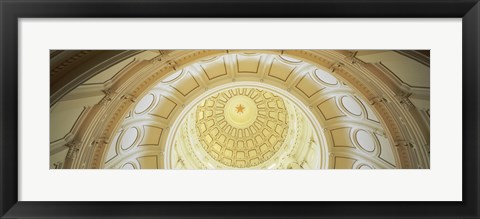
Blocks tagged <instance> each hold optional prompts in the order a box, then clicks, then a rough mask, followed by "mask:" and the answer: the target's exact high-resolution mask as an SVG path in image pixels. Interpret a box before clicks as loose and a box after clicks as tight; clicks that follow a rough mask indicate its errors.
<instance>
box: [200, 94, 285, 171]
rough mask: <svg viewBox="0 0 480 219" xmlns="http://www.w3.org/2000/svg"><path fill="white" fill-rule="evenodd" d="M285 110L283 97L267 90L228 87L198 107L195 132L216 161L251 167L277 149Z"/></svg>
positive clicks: (282, 135) (281, 136)
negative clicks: (228, 88)
mask: <svg viewBox="0 0 480 219" xmlns="http://www.w3.org/2000/svg"><path fill="white" fill-rule="evenodd" d="M287 114H288V112H287V109H286V106H285V102H284V100H283V99H282V98H281V97H279V96H277V95H275V94H273V93H271V92H269V91H265V90H259V89H254V88H236V89H230V90H227V91H223V92H221V93H218V94H216V95H213V96H211V97H209V98H207V99H206V100H205V101H203V102H202V103H200V105H199V106H198V107H197V111H196V116H197V118H196V129H197V135H198V138H199V140H200V142H201V144H202V147H203V148H204V149H205V150H206V151H207V153H208V154H209V155H210V156H211V157H213V158H214V159H215V160H216V161H218V162H220V163H222V164H224V165H226V166H230V167H237V168H243V167H252V166H256V165H259V164H261V163H264V162H265V161H267V160H268V159H269V158H271V157H272V156H273V155H274V154H275V153H277V152H278V151H279V150H280V148H281V146H282V144H283V142H284V141H285V136H286V135H287V132H288V116H287Z"/></svg>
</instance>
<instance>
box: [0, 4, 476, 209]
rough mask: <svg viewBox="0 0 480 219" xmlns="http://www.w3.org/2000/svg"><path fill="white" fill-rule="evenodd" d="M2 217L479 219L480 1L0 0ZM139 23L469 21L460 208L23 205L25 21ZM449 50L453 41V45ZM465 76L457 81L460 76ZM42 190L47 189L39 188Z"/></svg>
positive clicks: (406, 205) (408, 204) (340, 204)
mask: <svg viewBox="0 0 480 219" xmlns="http://www.w3.org/2000/svg"><path fill="white" fill-rule="evenodd" d="M0 15H1V43H0V46H1V47H0V51H1V59H0V66H1V74H0V84H1V85H0V104H1V114H0V123H1V126H0V129H1V132H0V142H1V145H0V156H1V161H0V165H1V166H0V168H1V170H0V180H1V187H0V194H1V197H0V203H1V204H0V215H1V217H2V218H27V217H40V218H53V217H58V218H69V217H77V218H87V217H89V218H94V217H122V218H131V217H132V218H143V217H145V218H146V217H148V218H151V217H155V218H156V217H168V218H179V217H182V218H183V217H205V218H210V217H227V218H228V217H230V218H233V217H240V218H242V217H252V218H253V217H255V218H263V217H273V218H276V217H284V218H299V217H313V218H317V217H318V218H357V217H358V218H360V217H362V218H372V217H379V218H389V217H391V218H393V217H395V218H414V217H415V218H423V217H429V218H441V217H448V218H479V217H480V213H479V197H480V196H479V192H478V191H479V184H480V183H479V172H480V171H479V166H480V165H479V157H480V154H479V149H478V136H479V135H478V133H479V130H478V123H479V120H478V119H479V117H478V114H479V113H478V104H479V102H478V94H479V91H480V90H479V86H478V85H479V84H480V81H479V77H478V74H479V61H480V56H479V52H480V44H479V39H480V37H479V34H480V32H479V31H480V29H479V27H480V4H479V3H478V0H409V1H401V0H356V1H355V0H353V1H352V0H296V1H295V0H258V1H251V0H245V1H237V0H222V1H220V0H197V1H192V0H176V1H172V0H143V1H136V0H119V1H109V0H102V1H93V0H62V1H58V0H39V1H33V0H0ZM73 17H88V18H107V17H108V18H120V17H122V18H134V17H213V18H224V17H257V18H260V17H271V18H276V17H284V18H295V17H303V18H310V17H333V18H337V17H349V18H351V17H370V18H390V17H395V18H397V17H401V18H426V17H428V18H449V17H456V18H462V34H463V36H462V40H463V42H462V43H463V44H462V47H463V48H462V49H463V51H462V54H463V64H462V69H463V72H462V77H463V78H462V80H463V81H462V83H463V87H462V92H463V96H462V100H463V118H462V120H463V134H462V137H463V145H462V146H463V152H462V153H463V173H462V175H463V201H461V202H24V201H18V192H17V191H18V152H17V146H18V128H19V127H18V88H19V85H18V74H17V72H18V19H19V18H73ZM446 43H448V42H446ZM455 76H458V75H452V77H455ZM39 189H42V188H39Z"/></svg>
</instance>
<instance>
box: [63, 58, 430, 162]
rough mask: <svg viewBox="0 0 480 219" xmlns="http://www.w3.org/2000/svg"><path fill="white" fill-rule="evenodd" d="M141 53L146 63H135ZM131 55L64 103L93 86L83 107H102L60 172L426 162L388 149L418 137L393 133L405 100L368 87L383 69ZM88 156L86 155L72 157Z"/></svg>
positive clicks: (328, 62)
mask: <svg viewBox="0 0 480 219" xmlns="http://www.w3.org/2000/svg"><path fill="white" fill-rule="evenodd" d="M144 53H145V54H147V55H148V57H147V56H145V57H144V56H140V55H141V54H144ZM141 54H139V56H138V57H137V56H136V57H134V58H132V59H130V60H129V61H125V62H121V63H119V64H118V66H116V67H115V69H117V70H118V69H120V70H119V71H118V72H117V71H111V72H114V73H115V74H110V73H111V72H106V73H105V74H107V75H106V76H105V77H103V76H102V78H103V79H107V78H108V80H107V81H103V84H97V83H90V82H88V83H85V84H83V85H82V86H80V87H79V88H78V89H75V90H74V92H72V94H71V95H69V96H68V98H78V97H77V96H80V97H84V96H85V95H91V94H92V92H93V90H95V89H97V88H98V89H103V90H102V92H97V93H98V94H97V93H95V95H96V96H93V97H90V96H88V101H89V102H88V104H90V103H92V104H95V103H97V102H99V101H98V100H99V98H101V100H100V102H99V103H98V104H96V105H93V108H92V109H90V108H88V110H89V111H87V112H85V113H82V115H85V116H88V119H90V117H92V116H93V115H94V114H95V113H99V116H95V117H92V118H93V119H94V120H95V121H97V120H98V121H99V124H102V126H101V127H100V126H99V127H98V128H97V127H93V126H92V127H90V126H89V125H88V124H86V123H85V124H86V125H85V127H83V126H82V127H81V128H82V129H81V131H82V133H90V132H91V133H95V135H91V136H90V135H89V136H87V137H86V138H85V139H78V140H79V141H78V142H81V146H79V147H81V148H82V149H81V150H80V151H79V154H82V158H81V159H80V158H79V159H77V160H75V162H74V163H71V164H66V165H67V166H75V167H80V168H82V167H84V166H88V167H95V168H98V167H101V168H127V167H128V168H130V167H132V168H135V169H137V168H140V169H150V168H159V169H164V168H166V169H172V168H173V169H216V168H270V169H277V168H278V169H283V168H305V169H318V168H354V169H355V168H360V167H361V168H365V167H367V166H368V167H370V168H397V167H399V166H398V165H399V161H400V160H401V161H402V162H404V163H405V164H402V167H404V166H405V167H411V165H416V166H419V167H422V166H425V165H423V163H427V162H423V160H422V162H423V163H415V164H413V163H410V161H411V160H409V159H407V158H408V157H409V156H410V155H409V154H406V153H403V152H405V150H406V149H405V150H404V149H403V148H399V147H393V145H398V144H401V145H402V146H404V145H408V142H406V141H404V140H405V139H412V138H413V137H415V136H417V134H415V136H411V137H409V135H404V134H402V133H403V132H402V130H403V128H401V126H399V124H410V123H409V122H411V121H412V119H411V118H410V117H405V116H399V117H398V118H396V117H391V115H393V114H395V115H397V114H399V113H403V114H405V113H408V112H407V111H405V110H404V109H403V108H399V107H400V106H401V104H402V103H407V104H408V101H405V99H406V98H407V99H408V97H407V96H398V95H403V94H402V93H400V94H398V95H397V93H399V92H400V91H397V90H388V89H387V87H379V86H377V84H380V85H381V81H379V80H378V78H377V76H379V75H380V76H382V74H384V72H380V70H382V69H381V68H379V69H376V71H373V70H375V69H373V70H372V69H369V68H367V67H372V66H371V65H366V64H365V63H361V62H360V61H351V62H350V59H349V58H351V57H349V56H348V54H350V53H348V54H347V53H343V52H342V51H321V50H318V51H317V50H312V51H309V50H308V51H307V50H285V51H283V50H282V51H280V50H278V51H276V50H275V51H273V50H272V51H230V50H228V51H209V50H205V51H203V50H202V51H187V50H175V51H145V52H143V53H141ZM152 57H153V58H152ZM117 67H118V68H117ZM373 67H375V66H373ZM387 73H388V72H387ZM111 75H112V77H110V76H111ZM107 76H108V77H107ZM382 77H383V76H382ZM96 78H98V77H96ZM103 79H102V80H103ZM383 79H385V78H382V80H383ZM387 79H389V80H390V78H387ZM131 84H135V85H132V86H130V85H131ZM127 85H128V86H127ZM390 85H391V86H393V85H396V84H388V86H390ZM382 86H383V85H382ZM105 87H108V89H105ZM377 88H378V89H377ZM380 88H382V89H384V88H385V89H387V90H382V89H380ZM388 88H389V87H388ZM389 89H390V88H389ZM392 89H393V88H392ZM257 93H258V94H257ZM395 95H397V96H395ZM68 98H67V99H68ZM83 99H85V101H87V98H83ZM83 99H82V100H83ZM259 101H260V102H259ZM262 104H264V105H265V108H263V105H262ZM57 105H59V106H63V105H65V103H64V102H60V103H59V104H57ZM407 107H408V105H407ZM393 108H395V109H400V110H401V112H393V111H392V109H393ZM55 109H60V107H58V106H57V107H56V108H55ZM406 110H408V109H406ZM109 111H112V112H113V111H115V112H114V113H106V112H109ZM282 113H283V114H282ZM377 113H380V114H377ZM90 114H92V116H90ZM100 114H101V115H100ZM403 114H402V115H403ZM95 115H96V114H95ZM405 115H407V114H405ZM282 118H284V120H282ZM88 119H86V120H85V121H90V120H88ZM407 119H408V120H407ZM79 121H80V122H81V121H83V120H79ZM399 121H400V122H401V123H398V122H399ZM79 124H83V123H79ZM389 126H391V127H390V128H389V129H388V130H387V132H386V131H385V129H384V128H385V127H389ZM79 127H80V126H79ZM65 130H67V129H65ZM400 132H402V133H400ZM66 136H67V137H68V135H66ZM79 136H81V135H79ZM95 136H97V137H95ZM67 137H65V139H67ZM72 137H75V136H72ZM407 137H408V138H407ZM427 137H428V136H427ZM413 140H414V141H415V142H417V143H416V144H415V145H416V146H418V145H426V146H425V148H426V149H424V148H421V149H422V150H420V148H419V149H418V150H417V149H415V151H414V152H412V153H416V154H411V156H417V155H418V156H423V154H425V153H427V152H428V151H426V150H427V149H428V144H426V143H422V142H427V141H428V138H426V137H425V138H423V137H422V136H420V135H418V139H417V137H415V139H413ZM92 142H93V143H92ZM249 142H253V144H250V145H249ZM54 144H55V145H61V141H60V143H56V142H55V143H54ZM92 144H93V146H94V147H90V146H91V145H92ZM84 145H90V146H88V147H84ZM252 145H254V146H253V147H252ZM416 146H415V147H416ZM59 147H60V146H59ZM70 147H71V148H73V149H72V150H69V151H74V149H75V148H74V147H73V146H70ZM75 147H76V146H75ZM397 150H403V152H402V153H400V152H399V153H397ZM199 151H200V152H202V153H203V154H202V153H199ZM66 152H67V151H65V150H64V151H62V153H66ZM87 154H95V156H93V158H92V159H90V158H88V157H86V156H83V155H87ZM69 156H70V155H69ZM70 157H74V156H73V155H72V156H70ZM427 158H428V157H427ZM88 159H90V160H88ZM273 164H275V165H273Z"/></svg>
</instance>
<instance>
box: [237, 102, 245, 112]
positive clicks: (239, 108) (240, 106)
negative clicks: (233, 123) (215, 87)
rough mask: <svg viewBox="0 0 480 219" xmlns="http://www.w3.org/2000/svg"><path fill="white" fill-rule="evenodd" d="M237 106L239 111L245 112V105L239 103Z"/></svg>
mask: <svg viewBox="0 0 480 219" xmlns="http://www.w3.org/2000/svg"><path fill="white" fill-rule="evenodd" d="M235 108H236V109H237V113H243V110H244V109H245V107H243V106H242V104H239V105H238V106H237V107H235Z"/></svg>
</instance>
